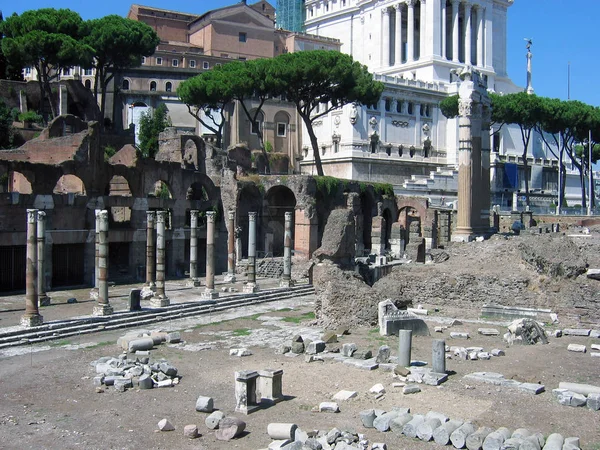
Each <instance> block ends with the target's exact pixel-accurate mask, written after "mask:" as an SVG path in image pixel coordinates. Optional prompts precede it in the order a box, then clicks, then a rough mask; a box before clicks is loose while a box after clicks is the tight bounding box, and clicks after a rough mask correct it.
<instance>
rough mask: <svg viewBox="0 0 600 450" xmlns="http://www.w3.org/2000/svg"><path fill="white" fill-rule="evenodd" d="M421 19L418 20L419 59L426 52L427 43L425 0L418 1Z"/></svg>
mask: <svg viewBox="0 0 600 450" xmlns="http://www.w3.org/2000/svg"><path fill="white" fill-rule="evenodd" d="M420 4H421V6H420V7H419V10H420V12H421V19H420V21H419V59H422V58H423V57H424V56H425V54H426V45H427V6H426V3H425V0H421V1H420Z"/></svg>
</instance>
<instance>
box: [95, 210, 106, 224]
mask: <svg viewBox="0 0 600 450" xmlns="http://www.w3.org/2000/svg"><path fill="white" fill-rule="evenodd" d="M96 219H98V220H99V221H100V222H104V221H106V222H108V211H107V210H106V209H97V210H96Z"/></svg>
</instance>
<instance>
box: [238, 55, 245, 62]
mask: <svg viewBox="0 0 600 450" xmlns="http://www.w3.org/2000/svg"><path fill="white" fill-rule="evenodd" d="M238 59H239V60H240V61H246V57H245V56H238Z"/></svg>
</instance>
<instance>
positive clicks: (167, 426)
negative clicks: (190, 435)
mask: <svg viewBox="0 0 600 450" xmlns="http://www.w3.org/2000/svg"><path fill="white" fill-rule="evenodd" d="M158 429H159V430H160V431H173V430H175V427H174V426H173V425H172V424H171V422H169V421H168V420H167V419H162V420H161V421H160V422H158Z"/></svg>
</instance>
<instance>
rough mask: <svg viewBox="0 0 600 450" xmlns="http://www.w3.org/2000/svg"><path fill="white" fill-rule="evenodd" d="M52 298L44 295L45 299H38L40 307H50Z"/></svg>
mask: <svg viewBox="0 0 600 450" xmlns="http://www.w3.org/2000/svg"><path fill="white" fill-rule="evenodd" d="M50 303H51V301H50V297H48V296H47V295H44V296H43V297H38V305H39V306H50Z"/></svg>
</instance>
